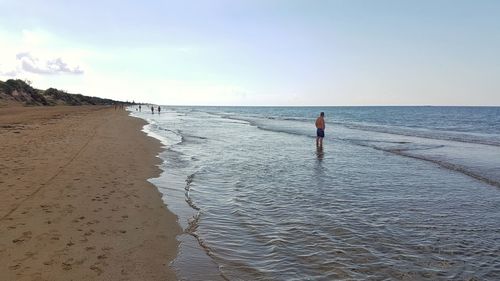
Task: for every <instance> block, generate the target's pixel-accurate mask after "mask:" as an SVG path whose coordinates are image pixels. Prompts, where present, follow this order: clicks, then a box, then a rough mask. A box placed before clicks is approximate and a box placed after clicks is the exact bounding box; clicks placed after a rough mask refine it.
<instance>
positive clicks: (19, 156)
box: [0, 106, 180, 280]
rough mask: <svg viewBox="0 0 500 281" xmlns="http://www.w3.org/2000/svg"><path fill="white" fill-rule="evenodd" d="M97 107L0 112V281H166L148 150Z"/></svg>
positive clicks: (169, 218) (132, 129)
mask: <svg viewBox="0 0 500 281" xmlns="http://www.w3.org/2000/svg"><path fill="white" fill-rule="evenodd" d="M143 125H144V122H143V121H141V120H139V119H135V118H133V117H129V116H128V115H127V113H126V112H125V111H123V110H116V111H115V109H114V108H105V107H92V106H89V107H32V108H27V107H8V108H5V107H4V108H0V151H1V153H0V194H1V196H0V280H175V279H176V278H175V273H174V271H173V270H172V268H170V267H169V263H170V262H171V261H172V260H173V258H174V257H175V255H176V252H177V246H178V245H177V241H176V238H175V237H176V235H177V234H178V233H179V232H180V228H179V226H178V224H177V222H176V217H175V215H173V214H172V213H170V212H169V211H168V210H167V209H166V207H165V206H164V204H163V202H162V200H161V197H160V193H159V192H158V191H157V190H156V188H155V187H154V186H153V185H152V184H150V183H149V182H147V181H146V179H147V178H150V177H154V176H157V175H158V174H159V172H160V171H159V169H158V168H157V167H156V166H155V165H156V164H159V161H160V160H159V159H158V158H156V157H155V156H156V154H157V153H158V152H159V150H160V143H159V141H157V140H154V139H152V138H149V137H147V136H146V135H145V134H144V133H142V132H141V131H140V129H141V127H142V126H143Z"/></svg>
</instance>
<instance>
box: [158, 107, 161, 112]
mask: <svg viewBox="0 0 500 281" xmlns="http://www.w3.org/2000/svg"><path fill="white" fill-rule="evenodd" d="M160 111H161V107H160V106H158V114H160Z"/></svg>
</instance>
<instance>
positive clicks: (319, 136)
mask: <svg viewBox="0 0 500 281" xmlns="http://www.w3.org/2000/svg"><path fill="white" fill-rule="evenodd" d="M324 137H325V113H324V112H321V113H320V114H319V117H318V118H317V119H316V147H323V138H324Z"/></svg>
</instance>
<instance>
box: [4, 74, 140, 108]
mask: <svg viewBox="0 0 500 281" xmlns="http://www.w3.org/2000/svg"><path fill="white" fill-rule="evenodd" d="M29 84H30V82H29V81H23V80H19V79H16V80H13V79H9V80H7V81H5V82H2V81H0V99H6V98H8V99H11V100H14V101H18V102H22V103H24V104H25V105H31V106H36V105H58V104H62V105H112V104H115V103H122V104H131V103H129V102H120V101H114V100H111V99H102V98H98V97H89V96H84V95H81V94H70V93H67V92H65V91H61V90H58V89H55V88H49V89H47V90H45V91H43V90H38V89H35V88H33V87H31V86H30V85H29ZM2 93H3V94H2Z"/></svg>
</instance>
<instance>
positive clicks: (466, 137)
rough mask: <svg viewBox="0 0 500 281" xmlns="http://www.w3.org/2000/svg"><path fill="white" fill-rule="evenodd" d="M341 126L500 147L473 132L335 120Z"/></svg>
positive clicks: (498, 143)
mask: <svg viewBox="0 0 500 281" xmlns="http://www.w3.org/2000/svg"><path fill="white" fill-rule="evenodd" d="M334 124H337V125H339V126H343V127H346V128H348V129H354V130H362V131H370V132H376V133H385V134H392V135H399V136H406V137H419V138H425V139H432V140H447V141H456V142H462V143H472V144H482V145H490V146H496V147H500V141H499V140H496V139H487V138H486V137H484V136H478V135H473V134H467V133H462V132H446V131H443V132H442V131H440V132H437V131H431V130H429V131H427V130H424V129H420V130H419V129H410V128H402V127H383V126H376V125H366V124H358V123H349V122H334Z"/></svg>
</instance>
